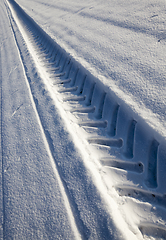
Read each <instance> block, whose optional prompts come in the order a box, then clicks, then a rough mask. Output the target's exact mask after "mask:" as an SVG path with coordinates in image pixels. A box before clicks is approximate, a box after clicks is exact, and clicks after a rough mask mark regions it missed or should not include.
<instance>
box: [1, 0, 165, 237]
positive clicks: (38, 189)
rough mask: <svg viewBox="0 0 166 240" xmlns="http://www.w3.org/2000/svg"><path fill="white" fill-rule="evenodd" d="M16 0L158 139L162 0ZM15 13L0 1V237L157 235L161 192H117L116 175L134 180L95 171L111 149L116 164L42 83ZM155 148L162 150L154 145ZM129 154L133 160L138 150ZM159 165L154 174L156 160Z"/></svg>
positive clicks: (161, 225) (41, 69)
mask: <svg viewBox="0 0 166 240" xmlns="http://www.w3.org/2000/svg"><path fill="white" fill-rule="evenodd" d="M17 2H18V3H19V4H20V5H21V6H22V7H23V9H24V10H25V11H26V13H28V15H30V16H31V17H32V18H33V19H34V20H35V21H36V22H37V23H38V24H39V25H40V26H41V28H42V29H44V30H45V31H46V32H47V33H48V34H49V35H50V36H51V37H52V38H53V39H54V40H55V41H56V42H57V43H58V44H59V45H60V46H61V47H62V48H64V49H65V50H66V51H67V52H68V53H70V54H71V56H73V57H74V58H75V59H76V60H77V61H78V62H79V63H80V64H82V65H83V66H84V67H85V68H86V69H87V70H88V71H89V72H91V73H92V74H93V75H94V76H96V77H97V78H98V79H99V80H100V81H101V82H102V83H104V85H105V86H106V87H109V88H110V89H111V91H113V92H115V94H116V95H117V96H118V97H119V98H120V99H121V100H122V101H124V102H126V103H127V104H128V105H129V106H130V107H131V108H132V110H133V111H134V112H135V113H136V114H138V115H139V116H141V117H143V119H144V120H145V121H146V122H147V123H148V124H149V125H150V126H152V127H153V128H154V129H155V131H156V132H158V133H159V134H161V135H162V136H163V137H164V138H165V137H166V128H165V117H166V114H165V96H166V93H165V84H164V81H165V71H164V70H165V62H164V60H165V56H164V52H165V51H164V50H165V32H164V31H165V29H164V24H165V10H166V8H165V2H164V1H153V0H150V1H139V2H136V1H127V2H124V1H99V0H98V1H97V0H96V1H80V2H78V1H76V0H74V1H70V2H68V1H65V0H62V1H53V0H49V1H47V2H45V1H42V0H40V1H37V0H35V1H31V0H30V1H25V0H17ZM17 10H18V9H17V6H15V4H13V1H12V0H10V1H1V3H0V15H1V18H2V20H1V21H0V29H1V31H0V46H1V51H0V61H1V64H0V78H1V113H0V115H1V147H0V149H1V161H2V164H1V170H0V171H1V173H2V174H1V176H0V180H1V182H2V184H1V188H0V198H1V205H0V213H1V219H0V238H1V239H133V240H134V239H156V238H155V235H156V236H158V238H157V239H164V237H163V236H164V234H165V232H166V230H165V226H166V214H165V213H166V211H165V207H164V208H163V205H164V206H165V200H163V199H161V197H160V196H162V195H160V194H159V195H158V198H157V199H159V201H160V203H161V205H160V206H158V205H157V204H158V202H157V204H156V205H155V204H154V203H155V200H154V201H153V200H151V198H153V197H152V196H153V195H154V194H149V193H148V194H149V195H148V194H147V192H148V191H150V192H151V191H153V190H154V189H153V187H152V188H151V189H148V187H147V186H145V189H147V191H145V190H144V189H143V190H142V192H141V194H142V198H141V200H140V199H137V196H136V197H135V198H134V200H133V199H132V198H127V197H126V196H125V194H124V195H122V197H121V195H119V194H117V192H116V191H115V189H114V185H117V186H118V184H120V183H121V184H122V183H123V182H125V183H127V184H131V185H130V186H133V187H134V189H135V192H134V194H135V195H136V194H137V190H138V189H137V185H139V184H140V185H141V184H142V182H141V181H142V178H141V177H140V175H138V174H135V173H134V174H133V173H131V172H130V171H123V170H120V171H119V170H118V169H114V168H106V169H105V170H104V171H103V170H102V169H101V164H99V163H98V161H97V160H98V159H99V157H100V156H103V155H104V154H105V156H107V155H109V154H110V152H111V151H112V152H113V153H114V154H115V155H111V158H112V159H113V161H114V160H115V161H116V160H117V159H118V157H119V156H118V154H119V153H118V154H117V155H116V151H115V152H114V150H109V148H105V147H96V146H93V144H92V146H89V145H90V144H88V143H87V141H86V138H87V136H88V134H91V133H92V134H96V133H98V132H97V131H98V130H95V129H93V130H92V129H89V130H87V132H88V131H89V132H88V133H85V131H83V130H82V129H80V128H79V126H78V124H76V123H75V117H77V115H76V116H75V117H73V116H72V114H71V113H69V111H68V108H69V106H68V105H67V104H65V103H64V102H63V101H62V99H63V94H60V93H59V92H58V91H57V90H56V87H54V85H53V84H52V82H51V81H50V79H51V77H50V75H51V74H50V73H48V71H47V70H48V69H47V68H46V66H43V63H42V62H41V59H40V58H41V57H40V55H39V53H38V52H37V48H36V47H35V46H34V45H33V42H31V41H30V35H28V33H27V32H28V31H27V30H26V29H25V25H24V20H25V19H23V17H21V16H22V15H19V14H17ZM32 27H33V26H32ZM49 74H50V75H49ZM55 93H56V94H55ZM61 95H62V96H61ZM80 115H81V114H80ZM84 117H85V119H86V117H87V116H84ZM78 118H79V114H78ZM82 118H83V116H82ZM124 124H126V123H125V122H124ZM122 132H123V131H122ZM147 138H148V137H147ZM150 140H151V138H150ZM150 140H149V141H150ZM91 141H92V142H93V140H92V139H91ZM142 144H144V142H143V143H142ZM156 144H157V143H156ZM141 146H142V145H141ZM152 146H154V148H155V142H154V144H153V145H152ZM103 149H104V150H103ZM105 149H106V150H105ZM160 149H161V150H162V151H160V152H163V153H165V151H163V149H164V146H162V145H161V147H160ZM138 151H140V155H138V156H139V157H140V158H141V156H142V157H143V155H144V151H141V149H140V148H139V149H138ZM154 151H155V150H154ZM102 154H103V155H102ZM141 154H142V155H141ZM145 155H146V154H145ZM161 155H162V154H161ZM137 160H139V161H141V160H142V159H141V160H140V159H137V158H136V159H135V161H136V164H137ZM152 160H153V159H152ZM118 161H119V162H120V161H121V160H118ZM122 162H123V161H122ZM120 163H121V162H120ZM121 164H123V163H121ZM127 164H129V165H125V167H126V166H129V167H133V168H134V166H135V165H131V163H129V162H128V163H127ZM160 164H161V163H160ZM152 165H153V163H152ZM161 166H163V171H164V169H165V163H163V164H161V165H160V169H161V168H162V167H161ZM126 168H127V169H128V167H126ZM122 169H123V168H122ZM124 170H125V168H124ZM131 179H132V180H133V182H132V180H131ZM164 179H165V177H164V174H160V176H159V183H160V184H159V185H160V186H159V187H158V189H157V190H156V191H158V192H160V193H161V192H162V193H163V192H164V193H165V186H164ZM162 180H163V181H162ZM136 183H137V185H136ZM138 183H139V184H138ZM134 184H135V185H134ZM122 190H123V191H125V188H123V189H121V190H120V191H122ZM127 191H129V193H130V189H127ZM122 194H123V193H122ZM131 194H133V193H131ZM146 194H147V195H146ZM144 197H145V200H147V199H149V202H148V201H144ZM156 201H157V200H156ZM148 221H149V222H148ZM158 232H159V234H158Z"/></svg>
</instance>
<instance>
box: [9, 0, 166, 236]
mask: <svg viewBox="0 0 166 240" xmlns="http://www.w3.org/2000/svg"><path fill="white" fill-rule="evenodd" d="M9 3H10V8H11V9H12V8H13V9H14V11H15V17H17V18H18V19H17V24H18V23H19V24H20V29H21V32H22V34H23V36H25V35H26V36H27V37H26V39H25V41H26V43H27V45H28V46H30V44H31V46H30V47H29V48H31V51H30V52H31V55H32V56H33V58H34V61H35V63H36V66H37V69H38V71H39V74H41V76H42V78H43V79H45V84H46V85H47V87H48V90H49V91H50V92H51V96H52V98H53V99H56V100H55V101H57V102H59V104H61V105H60V106H61V107H62V108H63V109H62V113H63V111H64V112H65V114H66V115H65V114H62V115H63V116H62V117H64V118H65V117H66V120H65V121H66V122H68V121H69V122H74V127H75V129H74V128H73V129H72V131H73V136H75V135H77V139H79V141H80V142H83V144H84V145H85V146H86V150H87V154H89V153H90V152H92V157H91V161H94V164H95V165H96V166H98V170H99V172H100V173H99V174H100V176H101V179H102V181H103V183H104V185H105V186H106V188H107V189H108V193H109V194H110V195H111V191H112V189H115V190H116V191H117V193H118V194H119V195H118V196H120V200H119V198H118V200H119V201H121V202H123V201H125V203H124V205H125V206H121V207H120V209H121V211H122V212H123V213H124V215H125V218H126V222H127V224H128V225H129V228H131V229H132V230H131V231H132V232H134V231H136V233H135V234H136V235H137V237H140V235H139V234H140V233H141V234H142V235H143V236H144V235H148V236H153V237H156V235H155V234H157V237H162V236H164V234H165V231H166V228H165V226H166V215H165V213H166V209H165V207H166V206H165V202H164V201H163V200H162V201H161V199H164V198H165V195H166V186H165V184H164V175H165V171H166V161H165V160H166V159H165V158H166V152H165V144H166V142H165V139H164V138H163V136H162V135H160V134H158V133H157V132H155V131H154V130H153V129H152V128H150V127H149V126H148V124H147V123H146V122H145V121H144V120H143V119H142V118H141V117H140V116H138V115H137V114H136V113H134V112H133V111H132V110H131V109H130V107H129V106H128V105H126V103H124V102H123V101H122V100H121V99H119V98H118V97H117V96H116V95H115V94H114V93H113V92H112V91H111V90H110V89H108V88H107V86H104V85H103V84H102V83H101V82H100V81H99V80H98V79H97V78H95V77H94V76H92V75H91V74H90V73H89V72H88V71H87V70H86V69H85V68H83V67H82V66H81V64H80V63H78V62H77V61H75V60H74V59H73V58H72V57H71V56H70V55H69V54H68V53H66V52H65V51H64V50H63V49H61V47H60V46H58V45H57V44H56V43H55V42H54V41H53V40H52V39H51V38H50V36H48V35H47V34H46V33H45V32H44V31H43V30H42V29H41V28H40V27H39V26H38V25H37V24H36V23H35V22H34V21H32V20H31V18H30V17H29V16H28V15H26V14H25V12H24V11H23V10H22V9H21V8H19V6H18V5H16V4H15V2H14V1H9ZM16 14H17V16H16ZM13 31H14V30H13ZM27 38H29V40H27ZM18 48H19V46H18ZM33 52H34V53H33ZM24 68H25V66H24ZM25 72H26V71H25ZM27 82H28V80H27ZM32 98H33V101H34V102H35V99H34V96H33V93H32ZM36 105H37V103H34V108H35V109H36V114H37V115H38V119H39V124H40V126H41V131H42V132H43V136H44V138H45V144H46V145H47V149H48V152H49V153H50V159H51V161H52V166H53V168H54V169H55V172H56V175H59V183H60V184H61V188H62V192H64V198H66V202H67V206H66V207H67V208H69V209H70V213H69V215H70V216H71V215H72V216H73V219H72V220H71V221H72V222H73V224H72V225H73V226H75V227H74V229H75V230H74V232H75V233H76V235H77V236H79V230H78V229H77V223H76V220H75V219H74V215H73V212H72V207H70V200H68V199H67V198H68V196H69V194H68V193H67V189H65V186H64V182H63V180H62V176H61V174H60V172H58V171H57V169H59V168H58V164H57V163H56V161H55V160H54V154H53V153H52V151H51V147H50V146H49V141H48V137H47V134H46V129H45V128H44V127H43V125H42V121H41V120H40V116H39V115H40V114H39V113H38V110H37V108H36ZM67 117H68V119H67ZM73 139H74V137H73ZM75 144H76V145H77V143H75ZM78 145H79V144H78ZM78 148H79V146H78ZM94 159H95V160H94ZM96 168H97V167H96ZM114 197H115V196H114ZM153 197H154V199H155V201H154V200H153ZM147 203H148V204H147ZM121 205H123V204H121ZM149 206H151V207H152V208H153V209H155V210H154V211H152V214H150V213H151V207H149ZM163 206H164V211H163V212H162V211H161V208H162V207H163ZM126 209H132V211H133V215H132V219H130V216H128V212H127V210H126ZM144 209H146V211H147V213H148V214H147V215H146V216H145V215H144ZM128 211H129V210H128ZM135 216H136V217H135ZM159 218H161V219H162V221H161V222H160V223H158V219H159ZM135 219H136V220H135ZM155 224H157V227H156V226H155ZM133 229H134V230H133ZM140 239H141V238H140Z"/></svg>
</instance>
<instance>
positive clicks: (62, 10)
mask: <svg viewBox="0 0 166 240" xmlns="http://www.w3.org/2000/svg"><path fill="white" fill-rule="evenodd" d="M17 2H18V3H19V4H21V6H23V7H24V9H25V10H26V12H27V13H28V14H29V15H30V16H32V17H33V19H35V21H36V22H37V23H38V24H39V25H40V26H41V27H42V28H43V29H44V30H45V31H46V32H47V33H48V34H49V35H51V36H52V38H53V39H55V40H56V42H57V43H58V44H60V46H62V47H63V48H64V49H66V51H67V52H69V53H71V54H72V56H73V57H74V58H75V59H78V60H79V61H80V62H81V64H82V65H83V66H85V67H86V69H88V70H89V71H91V72H92V73H93V75H95V76H97V78H99V79H100V80H101V81H102V82H103V83H104V84H105V85H107V86H109V87H110V88H111V89H112V90H113V91H114V92H115V93H116V94H117V95H118V96H119V97H120V98H122V99H123V100H124V101H126V102H127V103H128V104H129V105H131V107H132V108H133V110H134V111H136V112H138V114H139V115H141V116H142V117H143V118H144V119H146V121H147V122H149V124H150V125H151V126H153V127H154V128H155V129H156V130H157V131H158V132H160V133H161V134H162V135H163V136H164V137H166V111H165V109H166V84H165V81H166V71H165V69H166V68H165V66H166V56H165V52H166V44H165V39H166V33H165V21H166V20H165V12H166V2H165V1H163V0H158V1H156V0H150V1H149V0H141V1H135V0H129V1H121V0H118V1H114V0H111V1H101V0H95V1H92V0H91V1H88V0H85V1H75V0H73V1H66V0H61V1H54V0H49V1H47V2H46V1H44V0H43V1H42V0H39V1H37V0H36V1H32V0H30V1H25V0H18V1H17Z"/></svg>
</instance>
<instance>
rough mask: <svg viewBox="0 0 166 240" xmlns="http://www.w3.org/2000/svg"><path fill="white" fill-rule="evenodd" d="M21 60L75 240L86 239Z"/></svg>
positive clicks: (12, 22) (11, 20)
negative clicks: (76, 217)
mask: <svg viewBox="0 0 166 240" xmlns="http://www.w3.org/2000/svg"><path fill="white" fill-rule="evenodd" d="M6 7H7V6H6ZM9 11H10V10H9V8H8V7H7V12H8V17H9V21H10V23H11V27H12V31H13V35H14V38H15V43H16V46H17V48H18V52H19V53H20V49H19V45H18V42H17V37H16V34H15V30H14V19H12V15H11V13H10V12H9ZM20 59H21V63H22V66H23V70H24V74H25V79H26V82H27V86H28V89H29V95H30V98H31V102H32V105H33V108H34V111H35V113H36V117H37V120H38V123H39V126H40V129H41V133H42V135H43V140H44V143H45V146H46V149H47V152H48V155H49V158H50V162H51V164H52V168H53V170H54V173H55V175H56V178H57V180H58V183H59V187H60V189H61V193H62V196H63V199H64V203H65V207H66V210H67V212H68V215H69V219H70V222H71V226H72V229H73V232H74V235H75V238H76V239H82V238H83V239H84V237H83V233H82V236H81V235H80V232H79V229H78V226H77V223H76V220H75V217H74V215H73V210H72V207H71V203H70V200H69V198H68V190H67V187H66V185H65V182H64V181H63V179H62V178H61V175H60V172H59V171H58V167H57V165H56V161H55V159H54V156H53V154H52V151H51V147H50V144H49V139H48V133H47V132H46V130H45V129H44V128H43V125H42V122H41V119H40V115H39V113H38V110H37V108H36V104H35V99H34V96H33V94H32V92H31V89H30V86H29V81H28V77H27V75H26V70H25V66H24V64H23V61H22V57H21V54H20Z"/></svg>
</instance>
